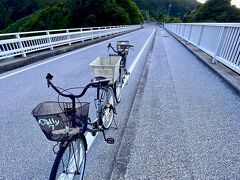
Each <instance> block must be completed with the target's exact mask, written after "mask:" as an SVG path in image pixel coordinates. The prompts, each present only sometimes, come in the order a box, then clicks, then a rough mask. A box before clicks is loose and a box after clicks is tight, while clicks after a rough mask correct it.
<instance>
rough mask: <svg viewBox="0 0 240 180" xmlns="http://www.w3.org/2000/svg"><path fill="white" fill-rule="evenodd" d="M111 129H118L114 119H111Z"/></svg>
mask: <svg viewBox="0 0 240 180" xmlns="http://www.w3.org/2000/svg"><path fill="white" fill-rule="evenodd" d="M113 124H114V126H113ZM111 128H113V129H118V126H117V122H116V120H115V118H113V122H112V124H111Z"/></svg>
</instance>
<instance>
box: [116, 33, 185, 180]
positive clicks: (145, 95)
mask: <svg viewBox="0 0 240 180" xmlns="http://www.w3.org/2000/svg"><path fill="white" fill-rule="evenodd" d="M142 81H143V82H146V86H145V88H144V87H142V88H141V90H140V91H139V92H138V93H137V96H136V99H135V101H134V105H133V109H132V113H131V115H130V118H129V121H128V126H127V128H126V131H125V134H124V137H123V140H122V145H121V147H120V150H119V154H118V157H117V159H116V164H115V168H114V171H113V173H112V179H159V178H160V177H161V178H167V179H168V178H171V177H184V176H185V175H184V172H186V171H187V169H186V167H187V166H188V163H187V162H186V163H183V161H185V159H186V157H185V156H186V152H185V149H184V148H182V147H181V146H182V144H185V142H184V138H183V133H182V128H181V126H182V123H181V119H180V114H179V109H178V107H177V105H176V101H177V97H176V92H175V90H174V85H173V82H172V79H171V70H170V68H169V65H168V61H167V56H166V53H165V47H164V45H163V41H162V37H161V32H160V29H158V32H157V35H156V39H155V44H154V49H153V52H152V57H151V64H150V68H149V71H148V75H147V77H146V79H145V78H144V77H143V80H142ZM166 90H167V91H166ZM126 155H127V156H126ZM162 158H164V161H163V159H162ZM180 169H181V171H179V170H180ZM163 172H164V173H163ZM186 178H187V177H186Z"/></svg>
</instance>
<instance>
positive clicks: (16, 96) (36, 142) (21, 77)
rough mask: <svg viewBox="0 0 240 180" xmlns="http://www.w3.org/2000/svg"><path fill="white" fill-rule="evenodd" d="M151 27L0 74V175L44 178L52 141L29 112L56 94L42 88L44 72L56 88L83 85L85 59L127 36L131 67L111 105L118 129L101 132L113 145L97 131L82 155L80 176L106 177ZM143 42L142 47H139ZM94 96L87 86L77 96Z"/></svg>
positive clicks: (86, 74)
mask: <svg viewBox="0 0 240 180" xmlns="http://www.w3.org/2000/svg"><path fill="white" fill-rule="evenodd" d="M154 30H155V28H154V27H153V26H145V28H144V29H141V30H138V31H136V32H133V33H129V34H126V35H123V36H120V37H117V38H114V39H111V40H108V41H104V42H103V43H99V44H96V45H93V46H90V47H86V48H82V49H79V50H76V51H73V52H70V53H66V54H63V55H60V56H56V57H53V58H49V59H46V60H43V61H41V62H39V63H35V64H31V65H29V66H25V67H23V68H19V69H15V70H13V71H9V72H7V73H3V74H1V75H0V88H1V90H0V102H1V103H0V109H1V115H0V132H1V138H0V147H1V148H0V179H4V180H5V179H23V180H26V179H36V180H37V179H40V180H42V179H48V176H49V173H50V170H51V166H52V163H53V161H54V158H55V155H54V154H53V152H52V147H53V145H55V143H54V142H50V141H48V140H47V139H46V138H45V136H44V134H43V133H42V132H41V130H40V128H39V127H38V124H37V122H35V119H34V118H33V117H32V116H31V111H32V109H33V108H34V107H35V106H36V105H37V104H38V103H40V102H44V101H49V100H53V101H54V100H55V101H56V100H57V95H56V93H55V92H54V91H53V90H51V89H49V88H47V85H46V80H45V76H46V74H47V73H48V72H50V73H52V74H53V75H54V80H53V81H54V83H56V84H57V85H58V86H59V87H63V88H69V87H79V86H84V85H86V84H87V83H88V82H90V80H91V78H92V73H91V68H90V67H89V63H90V62H91V61H92V60H94V59H95V58H96V57H98V56H107V55H108V52H107V51H106V47H107V45H108V43H109V42H111V43H112V44H115V42H116V41H117V40H129V41H130V43H131V44H133V45H134V46H135V47H134V51H131V52H129V56H128V62H127V66H128V68H130V67H132V68H133V67H134V69H133V71H132V73H131V75H130V77H129V79H128V84H127V85H126V86H125V87H124V90H123V98H122V102H121V104H119V106H118V107H117V113H118V115H117V116H116V121H117V122H118V126H119V129H118V130H111V131H109V132H108V133H107V136H108V137H113V138H115V141H116V143H115V144H114V145H109V144H107V143H105V142H104V141H103V137H102V135H101V134H99V135H98V136H97V138H96V139H95V140H94V142H93V144H92V145H91V147H90V149H89V151H88V154H87V168H86V176H85V177H86V178H85V179H108V178H110V176H111V171H112V168H113V163H114V162H113V161H114V159H115V157H116V154H117V151H118V148H119V145H120V141H121V135H122V134H123V130H124V128H125V125H126V123H127V120H128V116H129V113H130V110H131V106H132V102H133V100H134V97H135V92H136V90H137V86H138V83H139V80H140V77H141V73H142V69H143V66H144V63H145V60H146V55H147V52H148V49H149V46H150V43H151V41H152V37H153V32H154ZM150 36H151V37H150ZM149 38H150V39H149ZM148 39H149V41H147V40H148ZM146 42H149V43H147V44H146ZM144 45H145V46H144ZM143 47H145V48H144V49H142V48H143ZM134 60H136V61H135V62H137V63H136V65H135V66H132V64H135V63H134ZM94 97H95V91H94V90H90V91H89V92H88V93H87V94H86V96H85V98H83V99H82V100H83V101H91V102H92V103H93V101H92V100H93V99H94ZM93 110H94V108H93V104H92V106H91V112H90V117H92V118H94V116H95V112H94V111H93Z"/></svg>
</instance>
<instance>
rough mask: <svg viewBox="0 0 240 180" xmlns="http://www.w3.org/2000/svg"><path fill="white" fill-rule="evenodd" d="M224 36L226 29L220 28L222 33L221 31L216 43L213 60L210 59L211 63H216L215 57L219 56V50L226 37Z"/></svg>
mask: <svg viewBox="0 0 240 180" xmlns="http://www.w3.org/2000/svg"><path fill="white" fill-rule="evenodd" d="M226 34H227V28H226V27H223V28H222V31H221V35H220V39H219V41H218V45H217V50H216V52H215V54H214V56H213V59H212V63H216V62H217V58H216V57H217V56H218V55H219V54H220V52H221V50H222V47H223V41H224V39H225V37H226Z"/></svg>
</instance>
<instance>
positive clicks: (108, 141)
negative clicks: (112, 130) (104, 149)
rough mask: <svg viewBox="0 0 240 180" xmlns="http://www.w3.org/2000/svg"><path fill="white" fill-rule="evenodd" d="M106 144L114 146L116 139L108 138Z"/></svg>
mask: <svg viewBox="0 0 240 180" xmlns="http://www.w3.org/2000/svg"><path fill="white" fill-rule="evenodd" d="M106 142H107V143H108V144H114V138H107V139H106Z"/></svg>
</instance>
